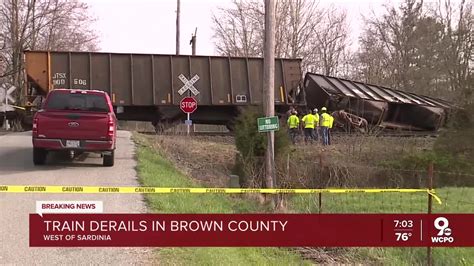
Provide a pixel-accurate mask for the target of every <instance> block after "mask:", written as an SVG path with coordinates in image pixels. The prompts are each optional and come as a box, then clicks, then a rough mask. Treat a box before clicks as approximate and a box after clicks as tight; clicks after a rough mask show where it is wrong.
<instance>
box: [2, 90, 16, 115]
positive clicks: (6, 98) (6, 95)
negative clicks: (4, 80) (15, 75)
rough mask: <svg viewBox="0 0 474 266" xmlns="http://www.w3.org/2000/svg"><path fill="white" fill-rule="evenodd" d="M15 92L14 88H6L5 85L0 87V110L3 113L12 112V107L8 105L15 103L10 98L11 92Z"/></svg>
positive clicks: (13, 99)
mask: <svg viewBox="0 0 474 266" xmlns="http://www.w3.org/2000/svg"><path fill="white" fill-rule="evenodd" d="M15 90H16V87H15V86H10V87H8V85H7V84H3V85H2V86H1V87H0V110H1V111H3V112H6V111H12V110H13V106H11V105H10V104H14V103H15V98H13V96H11V94H12V92H14V91H15Z"/></svg>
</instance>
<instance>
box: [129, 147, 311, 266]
mask: <svg viewBox="0 0 474 266" xmlns="http://www.w3.org/2000/svg"><path fill="white" fill-rule="evenodd" d="M138 142H139V143H140V141H138ZM137 153H138V166H137V169H138V174H139V177H140V182H141V183H142V185H143V186H157V187H197V186H198V185H197V184H196V183H194V182H193V181H191V180H190V179H189V178H188V177H187V176H185V175H184V174H182V173H181V172H179V171H178V170H177V169H176V168H175V167H174V166H173V165H172V164H171V163H170V162H169V161H167V160H166V159H164V158H163V157H162V156H161V155H160V154H159V153H157V151H156V150H154V149H152V148H150V147H149V146H145V145H139V147H138V151H137ZM145 198H146V200H147V203H148V207H149V209H150V210H151V211H153V212H155V213H247V212H265V211H266V210H265V209H264V208H263V209H262V207H261V206H260V205H259V204H255V203H254V202H252V201H250V200H245V199H242V198H240V197H231V196H227V195H222V194H169V195H152V194H149V195H146V197H145ZM157 252H158V254H157V257H158V258H157V260H158V261H159V263H160V264H173V265H188V264H191V263H192V264H196V265H215V264H219V265H255V264H257V265H295V264H297V265H300V264H308V265H309V264H310V263H309V262H305V261H304V260H302V259H301V258H300V256H299V255H298V254H297V253H294V252H291V251H289V250H288V249H282V248H162V249H159V250H157Z"/></svg>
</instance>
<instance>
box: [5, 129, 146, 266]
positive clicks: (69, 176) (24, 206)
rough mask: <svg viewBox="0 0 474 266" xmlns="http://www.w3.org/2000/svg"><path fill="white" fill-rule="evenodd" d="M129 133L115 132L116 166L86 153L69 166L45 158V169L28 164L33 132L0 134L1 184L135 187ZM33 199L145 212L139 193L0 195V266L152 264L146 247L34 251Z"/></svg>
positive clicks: (63, 161)
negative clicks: (91, 203)
mask: <svg viewBox="0 0 474 266" xmlns="http://www.w3.org/2000/svg"><path fill="white" fill-rule="evenodd" d="M130 137H131V134H130V132H127V131H119V132H118V139H117V141H118V142H117V150H116V154H115V166H113V167H103V166H102V158H100V155H96V154H89V155H87V154H85V155H86V156H80V157H79V158H77V159H75V160H73V161H68V160H67V159H65V158H61V157H60V156H49V158H48V161H47V165H45V166H40V167H38V166H34V165H33V162H32V144H31V132H21V133H10V134H7V135H0V185H72V186H76V185H79V186H80V185H84V186H86V185H88V186H137V185H138V182H137V175H136V172H135V170H134V167H135V165H136V162H135V160H134V145H133V143H132V141H131V139H130ZM37 200H97V201H103V204H104V212H105V213H144V212H146V206H145V204H144V201H143V196H142V195H140V194H116V195H114V194H83V195H81V194H42V195H41V194H26V193H21V194H20V193H0V264H2V265H3V264H21V265H26V264H28V265H33V264H35V265H37V264H40V265H51V264H65V265H71V264H72V265H77V264H87V265H90V264H95V265H100V264H114V265H116V264H123V265H125V264H126V265H129V264H150V262H151V257H152V252H151V249H147V248H32V247H29V235H28V232H29V223H28V216H29V214H30V213H34V212H35V202H36V201H37Z"/></svg>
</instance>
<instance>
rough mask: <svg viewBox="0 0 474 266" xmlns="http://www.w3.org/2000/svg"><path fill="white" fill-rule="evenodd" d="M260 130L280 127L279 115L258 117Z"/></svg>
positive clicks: (265, 130) (273, 129)
mask: <svg viewBox="0 0 474 266" xmlns="http://www.w3.org/2000/svg"><path fill="white" fill-rule="evenodd" d="M257 124H258V132H268V131H275V130H278V129H280V122H279V120H278V116H271V117H259V118H257Z"/></svg>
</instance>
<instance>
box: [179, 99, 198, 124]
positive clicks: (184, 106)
mask: <svg viewBox="0 0 474 266" xmlns="http://www.w3.org/2000/svg"><path fill="white" fill-rule="evenodd" d="M197 106H198V105H197V101H196V99H194V98H193V97H184V98H183V99H182V100H181V103H180V104H179V107H180V108H181V110H182V111H183V112H185V113H188V114H190V113H193V112H194V111H196V109H197ZM188 120H189V118H188Z"/></svg>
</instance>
